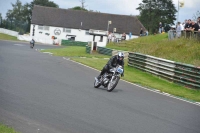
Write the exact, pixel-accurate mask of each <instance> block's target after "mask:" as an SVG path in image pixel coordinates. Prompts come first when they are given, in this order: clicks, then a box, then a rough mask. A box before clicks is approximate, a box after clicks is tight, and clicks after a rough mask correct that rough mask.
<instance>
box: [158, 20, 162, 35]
mask: <svg viewBox="0 0 200 133" xmlns="http://www.w3.org/2000/svg"><path fill="white" fill-rule="evenodd" d="M159 33H162V23H161V22H160V23H159Z"/></svg>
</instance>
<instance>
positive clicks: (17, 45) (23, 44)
mask: <svg viewBox="0 0 200 133" xmlns="http://www.w3.org/2000/svg"><path fill="white" fill-rule="evenodd" d="M14 45H15V46H26V45H24V44H14Z"/></svg>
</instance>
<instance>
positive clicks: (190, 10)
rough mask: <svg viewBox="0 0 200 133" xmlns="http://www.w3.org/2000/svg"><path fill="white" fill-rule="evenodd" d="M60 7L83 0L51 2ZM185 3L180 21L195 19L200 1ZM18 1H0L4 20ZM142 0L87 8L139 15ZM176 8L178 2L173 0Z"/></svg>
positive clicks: (103, 0)
mask: <svg viewBox="0 0 200 133" xmlns="http://www.w3.org/2000/svg"><path fill="white" fill-rule="evenodd" d="M20 1H21V2H22V3H23V4H25V3H30V2H31V1H33V0H20ZM50 1H54V2H55V3H56V4H58V5H59V8H64V9H68V8H72V7H75V6H81V2H80V1H81V0H50ZM179 1H184V2H185V6H184V7H183V8H180V10H179V21H180V22H183V21H184V20H185V19H193V15H194V14H196V12H197V11H200V7H199V6H200V0H179ZM15 2H16V0H0V13H2V15H3V18H5V14H6V12H7V11H8V9H12V6H11V3H15ZM141 2H142V0H85V6H86V9H88V10H94V11H100V12H101V13H111V14H121V15H139V12H138V10H136V8H137V7H138V5H139V3H141ZM173 3H174V4H175V6H176V8H177V5H178V0H173Z"/></svg>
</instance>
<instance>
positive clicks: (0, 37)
mask: <svg viewBox="0 0 200 133" xmlns="http://www.w3.org/2000/svg"><path fill="white" fill-rule="evenodd" d="M0 40H11V41H18V39H17V37H15V36H10V35H7V34H2V33H0Z"/></svg>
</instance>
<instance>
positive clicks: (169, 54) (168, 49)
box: [107, 34, 200, 66]
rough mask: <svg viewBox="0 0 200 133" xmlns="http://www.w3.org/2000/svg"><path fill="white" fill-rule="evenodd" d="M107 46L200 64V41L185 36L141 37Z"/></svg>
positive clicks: (160, 35) (161, 35) (159, 35)
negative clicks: (175, 37)
mask: <svg viewBox="0 0 200 133" xmlns="http://www.w3.org/2000/svg"><path fill="white" fill-rule="evenodd" d="M107 47H108V48H112V49H117V50H125V51H131V52H138V53H142V54H147V55H152V56H155V57H159V58H164V59H168V60H172V61H176V62H181V63H186V64H191V65H194V66H200V52H199V51H200V43H199V42H197V41H195V40H189V39H185V38H180V39H174V40H168V38H167V34H158V35H151V36H147V37H140V38H138V39H132V40H129V41H124V42H121V43H118V44H116V43H110V44H108V45H107Z"/></svg>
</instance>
